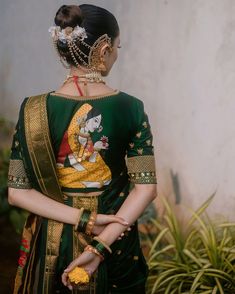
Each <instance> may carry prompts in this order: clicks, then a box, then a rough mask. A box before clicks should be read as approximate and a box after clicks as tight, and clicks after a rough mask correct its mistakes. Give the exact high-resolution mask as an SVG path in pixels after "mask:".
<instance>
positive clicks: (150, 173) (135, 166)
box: [127, 155, 157, 184]
mask: <svg viewBox="0 0 235 294" xmlns="http://www.w3.org/2000/svg"><path fill="white" fill-rule="evenodd" d="M127 169H128V174H129V176H130V180H131V182H132V183H135V184H156V183H157V180H156V172H155V160H154V155H142V156H133V157H128V158H127Z"/></svg>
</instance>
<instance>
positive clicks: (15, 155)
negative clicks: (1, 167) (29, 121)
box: [8, 124, 32, 189]
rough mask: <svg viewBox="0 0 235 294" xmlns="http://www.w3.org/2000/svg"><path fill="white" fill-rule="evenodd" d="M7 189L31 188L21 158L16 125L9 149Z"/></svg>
mask: <svg viewBox="0 0 235 294" xmlns="http://www.w3.org/2000/svg"><path fill="white" fill-rule="evenodd" d="M8 187H11V188H16V189H30V188H31V187H32V186H31V184H30V181H29V178H28V175H27V172H26V169H25V164H24V158H23V156H22V149H21V146H20V140H19V132H18V124H17V125H16V129H15V133H14V136H13V142H12V147H11V157H10V163H9V171H8Z"/></svg>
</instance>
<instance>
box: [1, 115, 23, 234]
mask: <svg viewBox="0 0 235 294" xmlns="http://www.w3.org/2000/svg"><path fill="white" fill-rule="evenodd" d="M12 125H13V124H12V123H10V122H8V121H6V120H5V119H3V118H0V127H1V129H0V130H1V132H0V138H2V141H1V142H4V144H3V146H0V167H1V168H0V217H1V218H6V219H8V220H9V221H10V223H11V225H12V226H13V227H14V229H15V231H16V232H17V233H18V234H20V233H21V231H22V228H23V225H24V222H25V219H26V216H27V212H25V211H23V210H22V209H19V208H16V207H13V206H10V205H9V204H8V200H7V176H8V166H9V158H10V148H9V146H8V145H9V144H8V143H5V142H7V141H10V140H9V137H11V134H12Z"/></svg>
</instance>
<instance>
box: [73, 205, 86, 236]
mask: <svg viewBox="0 0 235 294" xmlns="http://www.w3.org/2000/svg"><path fill="white" fill-rule="evenodd" d="M83 211H84V208H83V207H81V208H80V209H79V211H78V218H77V222H76V224H75V226H74V231H77V229H78V225H79V222H80V219H81V216H82V213H83Z"/></svg>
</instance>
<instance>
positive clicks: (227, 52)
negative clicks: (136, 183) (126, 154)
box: [0, 0, 235, 216]
mask: <svg viewBox="0 0 235 294" xmlns="http://www.w3.org/2000/svg"><path fill="white" fill-rule="evenodd" d="M86 2H87V3H96V4H97V5H101V6H104V7H106V8H108V9H110V10H111V11H113V12H114V14H115V15H116V16H117V18H118V20H119V22H120V26H121V39H122V49H121V50H120V58H119V61H118V63H117V64H116V65H115V67H114V69H113V72H112V75H111V77H110V78H109V81H110V83H111V85H112V86H113V87H114V88H119V89H121V90H124V91H127V92H129V93H131V94H133V95H136V96H138V97H140V98H142V99H143V100H144V101H145V105H146V110H147V112H148V113H149V116H150V121H151V123H152V126H153V133H154V135H155V142H156V154H157V165H158V178H159V191H160V194H163V195H166V196H168V195H170V194H172V193H173V189H172V176H171V171H172V172H173V174H177V176H178V180H179V183H180V191H181V193H177V199H178V200H179V201H181V202H183V203H185V204H187V205H190V206H194V207H196V206H198V205H199V204H200V203H201V202H202V201H203V200H205V199H206V198H207V197H208V196H209V195H210V194H211V193H213V192H214V191H215V190H217V193H216V197H215V200H214V202H213V205H212V208H211V211H213V213H215V214H217V213H220V214H224V215H226V216H232V215H233V212H234V209H235V99H234V97H235V83H234V81H235V1H234V0H223V1H221V0H148V1H142V0H119V1H115V0H108V1H86ZM63 3H71V2H69V1H54V0H53V1H52V0H50V1H45V0H43V1H36V0H31V1H26V0H19V1H13V0H10V1H9V0H8V1H7V0H2V1H1V10H0V26H1V31H0V39H1V51H0V76H1V89H0V90H1V96H0V97H1V98H0V99H1V110H0V113H1V114H4V115H6V116H8V117H11V118H12V119H14V120H15V119H16V117H15V116H16V113H17V108H18V106H19V103H20V101H21V99H22V97H24V96H27V95H32V94H37V93H40V92H44V91H48V90H51V89H55V88H56V87H58V85H59V84H60V83H61V81H62V80H63V77H64V74H65V72H64V69H63V68H62V67H61V66H60V64H59V62H57V59H56V55H55V53H54V51H53V47H52V45H51V40H50V38H49V36H48V34H47V30H48V27H49V26H50V25H51V24H52V20H53V16H54V13H55V11H56V9H57V8H58V7H59V6H60V4H63ZM73 3H78V2H76V1H73ZM79 3H84V2H79ZM3 41H4V42H3ZM179 194H180V195H179ZM179 198H181V199H179Z"/></svg>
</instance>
